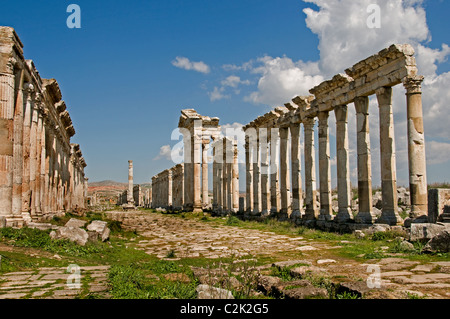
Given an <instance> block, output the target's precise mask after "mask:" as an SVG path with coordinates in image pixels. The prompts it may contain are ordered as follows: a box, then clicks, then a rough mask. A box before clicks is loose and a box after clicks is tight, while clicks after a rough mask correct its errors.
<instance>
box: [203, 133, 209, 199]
mask: <svg viewBox="0 0 450 319" xmlns="http://www.w3.org/2000/svg"><path fill="white" fill-rule="evenodd" d="M208 149H209V141H208V143H205V142H204V143H202V201H203V208H207V207H208V205H209V190H208Z"/></svg>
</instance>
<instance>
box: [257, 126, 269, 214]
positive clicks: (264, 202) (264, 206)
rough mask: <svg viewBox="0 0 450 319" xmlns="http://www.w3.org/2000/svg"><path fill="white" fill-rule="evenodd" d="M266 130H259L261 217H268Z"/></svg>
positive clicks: (267, 145) (267, 144)
mask: <svg viewBox="0 0 450 319" xmlns="http://www.w3.org/2000/svg"><path fill="white" fill-rule="evenodd" d="M268 137H269V136H268V132H267V128H260V129H259V142H260V145H261V146H260V147H261V216H269V215H270V186H269V143H268Z"/></svg>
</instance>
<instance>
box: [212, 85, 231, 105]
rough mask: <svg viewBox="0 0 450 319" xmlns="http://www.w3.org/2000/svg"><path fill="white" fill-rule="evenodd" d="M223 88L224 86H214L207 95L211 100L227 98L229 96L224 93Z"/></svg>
mask: <svg viewBox="0 0 450 319" xmlns="http://www.w3.org/2000/svg"><path fill="white" fill-rule="evenodd" d="M224 91H225V88H224V87H221V88H219V87H217V86H215V87H214V90H213V91H212V92H208V95H209V99H210V100H211V102H214V101H218V100H222V99H229V98H230V96H229V95H226V94H224Z"/></svg>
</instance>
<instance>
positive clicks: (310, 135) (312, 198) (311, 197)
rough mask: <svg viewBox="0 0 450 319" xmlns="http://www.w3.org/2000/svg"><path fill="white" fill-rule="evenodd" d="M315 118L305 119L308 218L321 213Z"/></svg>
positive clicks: (310, 218) (306, 204)
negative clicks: (318, 208)
mask: <svg viewBox="0 0 450 319" xmlns="http://www.w3.org/2000/svg"><path fill="white" fill-rule="evenodd" d="M314 124H315V119H314V118H307V119H304V120H303V127H304V131H305V133H304V135H305V155H304V156H305V206H306V207H305V216H304V218H305V219H306V220H313V219H316V218H317V217H318V215H319V212H318V211H317V202H316V165H315V151H314V149H315V147H314Z"/></svg>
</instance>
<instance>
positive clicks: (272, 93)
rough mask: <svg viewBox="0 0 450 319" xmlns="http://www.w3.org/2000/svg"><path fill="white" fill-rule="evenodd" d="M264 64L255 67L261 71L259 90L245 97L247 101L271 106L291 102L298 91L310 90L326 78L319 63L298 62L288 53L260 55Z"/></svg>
mask: <svg viewBox="0 0 450 319" xmlns="http://www.w3.org/2000/svg"><path fill="white" fill-rule="evenodd" d="M258 63H259V64H260V65H258V66H256V67H254V68H252V71H251V72H252V73H256V74H261V77H260V79H259V81H258V91H255V92H252V93H251V94H250V95H248V96H247V97H245V100H246V101H249V102H253V103H260V104H268V105H270V106H279V105H283V104H284V103H287V102H289V100H290V99H292V98H293V97H295V96H297V95H301V94H303V95H306V94H309V93H308V91H309V89H311V88H312V87H314V86H315V85H317V84H319V83H320V82H322V81H323V80H324V78H323V77H322V76H321V75H319V74H318V67H317V63H313V62H308V63H304V62H303V61H298V62H294V61H292V60H291V59H290V58H288V57H282V58H280V57H277V58H272V57H269V56H265V57H262V58H259V59H258Z"/></svg>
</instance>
